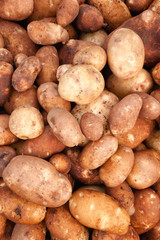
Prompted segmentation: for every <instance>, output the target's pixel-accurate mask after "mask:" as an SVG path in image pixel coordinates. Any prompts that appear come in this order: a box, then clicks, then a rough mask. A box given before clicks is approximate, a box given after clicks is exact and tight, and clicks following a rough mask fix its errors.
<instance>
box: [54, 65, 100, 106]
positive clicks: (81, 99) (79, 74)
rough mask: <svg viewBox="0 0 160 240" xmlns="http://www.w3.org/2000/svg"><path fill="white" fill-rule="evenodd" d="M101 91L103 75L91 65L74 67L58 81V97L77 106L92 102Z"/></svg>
mask: <svg viewBox="0 0 160 240" xmlns="http://www.w3.org/2000/svg"><path fill="white" fill-rule="evenodd" d="M103 90H104V78H103V75H102V74H101V73H100V72H99V71H98V70H97V69H96V68H95V67H93V66H92V65H87V64H79V65H75V66H73V67H71V68H69V69H68V71H66V72H65V73H64V74H63V75H62V76H61V77H60V79H59V85H58V92H59V95H60V96H61V97H62V98H64V99H65V100H68V101H71V102H76V103H77V104H88V103H90V102H92V101H94V100H95V99H96V98H97V97H99V95H100V94H101V93H102V92H103Z"/></svg>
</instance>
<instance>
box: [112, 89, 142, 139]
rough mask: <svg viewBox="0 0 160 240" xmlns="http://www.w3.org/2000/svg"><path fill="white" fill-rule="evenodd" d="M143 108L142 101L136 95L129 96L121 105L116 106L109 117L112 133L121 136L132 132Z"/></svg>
mask: <svg viewBox="0 0 160 240" xmlns="http://www.w3.org/2000/svg"><path fill="white" fill-rule="evenodd" d="M141 107H142V99H141V97H139V95H137V94H135V93H132V94H129V95H127V96H126V97H124V98H123V99H122V100H121V101H120V102H119V103H117V104H115V105H114V106H113V108H112V109H111V112H110V116H109V128H110V131H111V133H112V134H113V135H119V134H124V133H126V132H128V131H129V130H131V129H132V128H133V127H134V125H135V123H136V120H137V118H138V115H139V112H140V109H141ZM119 119H120V120H121V121H119Z"/></svg>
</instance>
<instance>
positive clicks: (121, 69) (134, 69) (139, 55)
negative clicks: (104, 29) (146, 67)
mask: <svg viewBox="0 0 160 240" xmlns="http://www.w3.org/2000/svg"><path fill="white" fill-rule="evenodd" d="M107 56H108V64H109V67H110V69H111V71H112V72H113V74H114V75H115V76H116V77H118V78H122V79H128V78H131V77H134V76H136V74H137V73H138V72H140V71H141V69H142V68H143V64H144V56H145V52H144V45H143V42H142V39H141V38H140V37H139V36H138V34H136V33H135V32H134V31H132V30H130V29H126V28H120V29H117V30H115V31H114V32H113V33H112V35H111V37H110V38H109V40H108V46H107Z"/></svg>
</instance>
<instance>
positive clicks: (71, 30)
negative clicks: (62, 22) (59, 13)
mask: <svg viewBox="0 0 160 240" xmlns="http://www.w3.org/2000/svg"><path fill="white" fill-rule="evenodd" d="M64 28H65V29H66V30H67V32H68V35H69V39H77V38H78V32H77V29H76V28H75V27H74V26H73V25H71V24H69V25H67V26H66V27H64Z"/></svg>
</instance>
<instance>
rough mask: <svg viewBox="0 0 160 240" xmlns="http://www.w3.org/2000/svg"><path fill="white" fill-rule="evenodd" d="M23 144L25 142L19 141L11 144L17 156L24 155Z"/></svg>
mask: <svg viewBox="0 0 160 240" xmlns="http://www.w3.org/2000/svg"><path fill="white" fill-rule="evenodd" d="M23 144H24V141H23V140H18V141H17V142H16V143H13V144H11V145H10V147H12V148H13V149H14V150H15V151H16V155H22V147H23Z"/></svg>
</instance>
